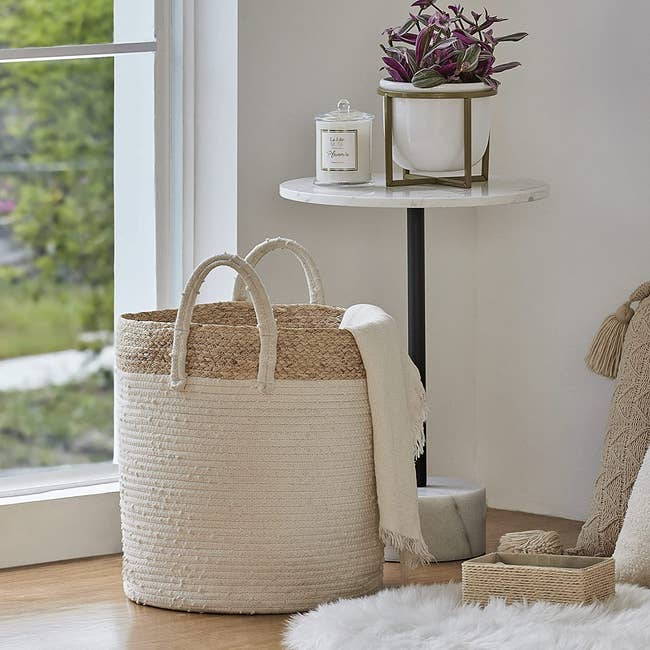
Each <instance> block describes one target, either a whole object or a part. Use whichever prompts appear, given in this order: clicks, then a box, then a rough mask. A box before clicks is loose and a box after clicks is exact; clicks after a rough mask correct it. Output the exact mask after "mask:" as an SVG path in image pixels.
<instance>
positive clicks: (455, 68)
mask: <svg viewBox="0 0 650 650" xmlns="http://www.w3.org/2000/svg"><path fill="white" fill-rule="evenodd" d="M437 4H438V3H437V2H436V1H435V0H416V1H415V2H414V3H413V4H412V5H411V6H412V7H417V13H412V12H411V13H410V14H409V19H408V20H407V21H406V22H405V23H404V24H403V25H402V26H401V27H388V28H387V29H386V30H385V31H384V34H386V35H387V37H388V45H384V44H381V49H382V50H383V52H384V56H383V57H382V61H383V62H384V65H383V66H382V68H381V69H382V70H387V71H388V73H389V74H390V76H391V78H392V79H393V80H394V81H404V82H410V83H412V84H413V85H414V86H417V87H418V88H433V87H435V86H439V85H441V84H445V83H472V82H481V81H482V82H483V83H486V84H487V85H488V86H490V88H497V86H498V85H499V83H500V82H499V81H497V80H496V79H495V78H494V77H493V75H495V74H498V73H499V72H505V71H506V70H512V68H516V67H517V66H519V65H521V63H519V61H511V62H509V63H502V64H501V65H495V62H496V60H495V58H494V50H495V48H496V46H497V45H498V44H499V43H504V42H506V41H511V42H515V41H520V40H521V39H522V38H525V37H526V36H528V34H526V32H516V33H514V34H507V35H506V36H495V35H494V31H493V29H492V26H493V25H495V24H496V23H500V22H503V21H504V20H507V18H499V17H498V16H490V14H489V13H488V10H487V9H484V10H483V12H478V11H471V12H470V15H469V16H468V15H467V14H466V13H465V9H464V7H461V6H460V5H459V4H455V5H449V6H448V7H447V9H448V10H449V11H445V10H444V9H441V8H440V7H438V6H437Z"/></svg>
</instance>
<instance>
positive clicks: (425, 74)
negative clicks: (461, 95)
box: [411, 68, 447, 88]
mask: <svg viewBox="0 0 650 650" xmlns="http://www.w3.org/2000/svg"><path fill="white" fill-rule="evenodd" d="M411 83H412V84H413V85H414V86H416V87H417V88H434V87H435V86H440V85H441V84H444V83H447V78H446V77H443V76H442V75H441V74H440V73H439V72H438V71H437V70H435V69H434V68H422V70H418V71H417V72H416V73H415V74H414V75H413V79H411Z"/></svg>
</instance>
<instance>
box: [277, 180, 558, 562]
mask: <svg viewBox="0 0 650 650" xmlns="http://www.w3.org/2000/svg"><path fill="white" fill-rule="evenodd" d="M548 195H549V186H548V184H547V183H544V182H543V181H538V180H533V179H529V178H503V177H498V176H497V177H491V178H490V180H489V181H488V182H486V183H481V184H475V185H473V186H472V187H471V188H470V189H464V188H457V187H447V186H443V185H430V186H427V185H413V186H408V187H386V183H385V177H384V175H383V174H374V175H373V182H372V184H368V185H314V178H313V177H308V178H296V179H293V180H288V181H285V182H284V183H281V184H280V196H282V197H283V198H285V199H289V200H290V201H299V202H301V203H315V204H318V205H339V206H346V207H360V208H406V239H407V273H408V352H409V355H410V357H411V359H413V362H414V363H415V365H416V366H417V367H418V370H419V371H420V377H421V378H422V383H423V384H425V385H426V333H425V332H426V330H425V327H426V322H425V290H424V268H425V246H424V244H425V240H424V217H425V210H426V209H427V208H432V209H433V208H472V207H474V208H480V207H488V206H494V205H509V204H513V203H530V202H531V201H539V200H541V199H545V198H546V197H547V196H548ZM415 466H416V475H417V482H418V487H419V488H427V486H428V485H429V486H431V485H432V486H436V485H439V483H440V479H439V478H438V479H436V480H429V481H428V480H427V464H426V451H425V453H424V454H422V456H420V458H419V459H418V460H417V461H416V464H415ZM452 480H453V479H452ZM445 487H447V486H445ZM474 487H476V486H472V489H474ZM422 493H423V490H420V499H422V497H423V494H422ZM475 504H476V506H475V509H476V508H478V507H479V501H475ZM422 505H423V504H422V503H421V504H420V506H421V507H420V511H421V514H422V515H424V513H425V512H426V510H427V509H429V506H430V503H428V504H427V506H426V507H425V508H424V510H423V508H422ZM483 509H484V506H483ZM476 516H478V513H476ZM483 516H484V515H483ZM473 518H474V519H475V518H476V517H473ZM425 528H426V522H423V530H424V529H425ZM461 546H462V545H459V548H460V547H461ZM472 546H473V548H472V549H471V550H472V554H473V555H480V554H481V553H482V552H483V551H482V549H479V548H478V547H477V546H476V544H473V545H472ZM459 552H460V551H459ZM450 555H451V556H452V557H448V558H447V557H446V559H462V558H461V557H460V556H459V557H453V556H454V555H455V553H454V552H452V553H450ZM465 557H467V555H465ZM391 559H392V558H391Z"/></svg>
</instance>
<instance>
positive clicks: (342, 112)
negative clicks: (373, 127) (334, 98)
mask: <svg viewBox="0 0 650 650" xmlns="http://www.w3.org/2000/svg"><path fill="white" fill-rule="evenodd" d="M315 119H316V120H318V121H319V122H356V121H360V120H374V119H375V116H374V115H372V113H364V112H363V111H355V110H352V106H351V105H350V100H348V99H339V103H338V104H337V106H336V109H335V110H333V111H329V112H328V113H319V114H318V115H316V116H315Z"/></svg>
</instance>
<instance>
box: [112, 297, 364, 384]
mask: <svg viewBox="0 0 650 650" xmlns="http://www.w3.org/2000/svg"><path fill="white" fill-rule="evenodd" d="M343 311H344V310H343V309H338V308H335V307H328V306H325V305H274V306H273V315H274V316H275V319H276V322H277V329H278V346H277V364H276V367H275V378H276V379H295V380H305V379H362V378H365V370H364V367H363V362H362V360H361V355H360V354H359V349H358V348H357V344H356V342H355V340H354V337H353V336H352V334H351V333H350V332H349V331H347V330H340V329H339V324H340V322H341V318H342V316H343ZM176 314H177V310H175V309H166V310H160V311H150V312H139V313H134V314H124V315H123V316H122V317H121V318H120V324H119V328H118V332H117V346H116V350H117V353H116V355H117V358H116V364H117V369H118V370H120V371H122V372H134V373H146V374H160V375H168V374H169V368H170V362H171V361H170V360H171V352H172V343H173V338H174V321H175V320H176ZM259 355H260V334H259V331H258V328H257V321H256V319H255V311H254V309H253V306H252V305H251V304H250V303H249V302H244V301H240V302H219V303H211V304H205V305H197V306H196V307H195V308H194V312H193V315H192V322H191V325H190V332H189V337H188V344H187V360H186V369H187V373H188V375H190V376H196V377H214V378H221V379H255V377H256V376H257V371H258V359H259Z"/></svg>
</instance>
